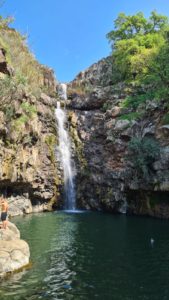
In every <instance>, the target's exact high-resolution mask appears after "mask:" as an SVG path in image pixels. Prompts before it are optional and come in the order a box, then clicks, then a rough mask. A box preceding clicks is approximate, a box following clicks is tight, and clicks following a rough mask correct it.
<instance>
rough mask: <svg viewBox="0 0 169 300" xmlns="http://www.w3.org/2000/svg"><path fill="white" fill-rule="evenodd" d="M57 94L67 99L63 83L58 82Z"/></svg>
mask: <svg viewBox="0 0 169 300" xmlns="http://www.w3.org/2000/svg"><path fill="white" fill-rule="evenodd" d="M58 94H59V97H60V99H62V100H67V85H66V84H65V83H60V84H59V87H58Z"/></svg>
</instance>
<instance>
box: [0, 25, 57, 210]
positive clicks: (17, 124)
mask: <svg viewBox="0 0 169 300" xmlns="http://www.w3.org/2000/svg"><path fill="white" fill-rule="evenodd" d="M0 47H1V49H0V91H1V98H0V146H1V147H0V193H2V194H4V195H5V196H6V197H7V198H8V201H9V207H10V210H9V214H10V215H18V214H23V213H30V212H34V211H35V212H36V211H43V210H50V209H52V207H53V205H57V200H58V197H59V189H60V186H61V179H60V172H59V168H58V167H57V162H56V160H55V150H56V148H55V147H56V144H57V133H56V125H55V116H54V110H55V106H56V97H57V94H56V86H57V81H56V79H55V77H54V73H53V71H52V70H51V69H49V68H47V67H45V66H42V65H40V64H39V63H38V62H37V61H36V59H35V58H34V56H33V55H32V54H31V53H30V52H29V50H28V48H27V46H26V44H25V41H24V38H23V37H22V36H21V35H20V34H19V33H18V32H16V31H15V30H13V29H10V28H8V27H5V28H1V32H0ZM56 151H57V150H56Z"/></svg>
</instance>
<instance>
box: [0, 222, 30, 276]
mask: <svg viewBox="0 0 169 300" xmlns="http://www.w3.org/2000/svg"><path fill="white" fill-rule="evenodd" d="M0 226H1V224H0ZM29 258H30V251H29V246H28V244H27V243H26V242H25V241H23V240H21V239H20V232H19V230H18V229H17V227H16V226H15V225H14V224H13V223H11V222H9V223H8V227H7V229H6V230H4V229H0V278H2V277H4V276H6V275H8V274H10V273H12V272H14V271H17V270H19V269H21V268H23V267H25V266H26V265H28V264H29Z"/></svg>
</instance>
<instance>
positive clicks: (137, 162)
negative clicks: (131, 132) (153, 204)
mask: <svg viewBox="0 0 169 300" xmlns="http://www.w3.org/2000/svg"><path fill="white" fill-rule="evenodd" d="M159 154H160V147H159V144H158V143H157V141H155V140H154V139H152V138H147V137H144V138H138V137H133V138H132V139H131V141H130V142H129V143H128V155H127V160H128V161H129V162H130V163H131V164H132V166H133V168H134V171H135V175H136V176H137V178H143V179H145V180H146V179H148V178H149V176H150V175H151V173H152V170H153V169H152V164H153V163H154V162H155V160H157V159H158V157H159Z"/></svg>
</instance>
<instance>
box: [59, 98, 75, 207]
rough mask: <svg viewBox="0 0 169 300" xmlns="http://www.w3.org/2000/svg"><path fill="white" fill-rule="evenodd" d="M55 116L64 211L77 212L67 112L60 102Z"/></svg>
mask: <svg viewBox="0 0 169 300" xmlns="http://www.w3.org/2000/svg"><path fill="white" fill-rule="evenodd" d="M66 98H67V95H66ZM55 116H56V120H57V124H58V135H59V153H60V161H61V164H62V167H63V172H64V190H65V205H64V209H66V210H75V186H74V172H73V168H72V160H71V144H70V139H69V135H68V132H67V131H66V129H65V123H66V112H65V110H63V109H61V108H60V102H57V108H56V110H55Z"/></svg>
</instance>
